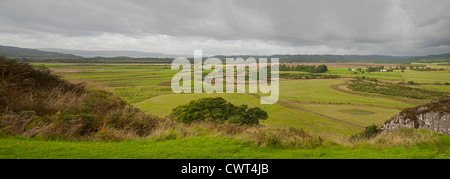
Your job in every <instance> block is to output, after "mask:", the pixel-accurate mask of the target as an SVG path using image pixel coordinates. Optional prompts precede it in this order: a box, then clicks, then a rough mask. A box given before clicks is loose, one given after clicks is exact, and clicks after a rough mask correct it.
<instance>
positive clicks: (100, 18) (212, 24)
mask: <svg viewBox="0 0 450 179" xmlns="http://www.w3.org/2000/svg"><path fill="white" fill-rule="evenodd" d="M448 7H450V1H449V0H436V1H427V0H377V1H371V0H339V1H337V0H328V1H326V0H314V1H307V0H284V1H273V0H229V1H223V0H220V1H219V0H191V1H180V0H159V1H156V0H151V1H139V0H121V1H119V0H89V1H87V0H68V1H59V0H2V3H1V6H0V24H1V26H2V28H0V33H3V34H10V35H15V36H14V37H17V36H20V34H24V35H23V36H24V37H25V36H28V37H29V36H30V35H31V36H33V34H40V33H47V34H53V35H58V36H61V37H62V38H64V37H70V39H71V40H76V38H74V37H80V38H81V37H84V39H85V38H98V37H100V36H101V35H102V34H105V33H112V34H122V35H124V36H126V37H130V39H133V40H135V39H136V40H139V39H143V38H146V37H149V36H158V35H167V36H171V37H173V38H172V39H177V40H178V41H174V42H173V44H189V43H185V42H181V41H183V39H185V41H189V42H192V39H196V38H197V39H199V40H203V41H207V40H208V39H210V40H213V41H215V42H218V43H219V44H220V43H223V44H226V43H228V42H230V41H234V42H233V43H230V44H233V45H235V46H234V48H242V47H245V45H239V44H237V43H235V42H236V41H238V40H241V41H244V42H245V41H252V42H256V41H259V42H260V43H264V42H276V44H279V45H280V47H290V49H302V48H306V47H311V46H326V47H329V48H330V49H347V50H349V51H351V52H355V53H358V52H360V53H373V54H375V53H378V54H393V55H417V54H423V55H425V54H427V53H431V52H432V53H436V52H442V53H446V52H449V51H450V32H449V30H448V29H450V11H448ZM17 34H19V35H17ZM34 36H35V37H37V35H34ZM6 37H7V36H4V39H2V37H1V36H0V41H8V39H6ZM205 39H206V40H205ZM36 40H39V39H36ZM41 40H42V39H41ZM90 42H91V43H94V42H95V41H90ZM99 43H104V42H99ZM195 43H196V42H192V44H195ZM143 44H145V43H143ZM5 45H7V44H5ZM25 45H26V44H25ZM203 45H204V44H203ZM203 45H202V47H205V46H203ZM90 46H93V47H95V44H90ZM98 46H99V48H100V47H102V45H98ZM175 46H177V45H175ZM224 46H226V47H227V48H233V46H232V45H224ZM264 46H265V45H264V44H261V47H264ZM112 48H113V47H112ZM149 48H151V47H149ZM192 48H193V49H194V48H196V47H192ZM205 48H208V47H207V46H206V47H205ZM211 48H213V47H211ZM214 48H220V47H219V45H216V46H215V47H214ZM184 49H186V47H184ZM118 50H119V49H118ZM267 50H270V49H267ZM267 50H266V51H267ZM211 51H220V50H219V49H212V50H211ZM228 51H233V50H229V49H228ZM238 51H240V52H242V51H245V49H244V50H243V49H239V50H238ZM262 51H265V50H262ZM298 51H299V52H303V50H298ZM254 52H255V51H248V52H247V53H254ZM320 52H321V53H322V51H320ZM330 52H334V51H333V50H330Z"/></svg>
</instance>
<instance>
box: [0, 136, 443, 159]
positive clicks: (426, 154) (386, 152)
mask: <svg viewBox="0 0 450 179" xmlns="http://www.w3.org/2000/svg"><path fill="white" fill-rule="evenodd" d="M439 137H440V138H442V140H444V141H445V142H446V143H445V144H444V145H441V146H434V145H430V144H419V145H417V146H414V147H410V148H405V147H393V148H389V149H382V150H380V149H377V148H376V147H375V146H371V145H368V146H365V147H359V148H357V149H351V148H350V147H342V146H335V147H319V148H316V149H289V148H276V147H255V146H252V145H251V144H249V143H245V142H241V141H239V140H237V139H231V138H212V137H198V138H188V139H177V140H169V141H163V142H156V141H154V140H139V141H123V142H92V141H91V142H79V141H78V142H70V141H44V140H39V139H23V138H19V137H3V138H1V140H0V158H33V159H35V158H46V159H48V158H140V159H145V158H147V159H170V158H177V159H184V158H186V159H208V158H215V159H217V158H220V159H227V158H238V159H244V158H250V159H252V158H277V159H282V158H287V159H294V158H300V159H309V158H345V159H348V158H413V159H414V158H426V159H429V158H447V159H448V158H450V153H449V149H448V146H449V145H450V137H448V136H439Z"/></svg>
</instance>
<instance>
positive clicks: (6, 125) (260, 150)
mask: <svg viewBox="0 0 450 179" xmlns="http://www.w3.org/2000/svg"><path fill="white" fill-rule="evenodd" d="M1 62H2V68H1V69H0V70H1V72H3V75H2V81H1V83H0V84H1V85H0V93H1V94H2V95H1V97H2V98H1V99H0V100H3V101H2V103H0V105H2V106H1V108H0V109H1V110H2V111H1V113H0V114H1V116H0V158H450V156H449V146H450V144H449V141H450V140H449V137H448V136H445V135H441V134H436V133H433V132H430V131H424V130H401V131H398V132H394V133H389V134H384V135H381V134H380V135H378V134H377V135H374V136H372V135H371V134H372V133H370V132H364V131H365V130H364V128H365V127H366V126H370V125H372V124H376V125H378V126H379V125H380V124H382V123H383V122H384V121H385V120H387V119H389V117H392V116H393V115H395V114H396V113H397V112H399V111H400V109H402V108H405V107H413V106H416V105H417V104H415V102H414V101H413V102H410V101H409V100H405V101H396V100H393V99H391V96H390V95H383V94H381V95H380V96H381V97H378V96H377V97H373V96H369V95H365V96H360V95H358V94H353V93H346V92H341V91H337V90H334V89H333V88H331V87H330V86H333V85H339V84H343V81H342V79H317V80H306V79H300V80H283V81H281V82H280V91H281V94H280V102H279V103H278V104H274V105H261V104H259V99H258V95H260V94H257V95H251V94H211V95H209V94H177V95H175V94H172V93H171V90H170V83H167V82H168V81H169V82H170V79H171V77H172V76H173V74H175V73H176V72H175V71H171V70H170V69H168V68H167V66H164V65H158V64H155V65H148V64H146V65H143V64H136V65H123V64H121V65H116V64H108V65H105V64H46V66H48V67H50V69H51V70H52V71H54V72H56V73H58V74H61V75H63V78H64V80H63V79H61V78H60V77H59V76H56V75H53V74H52V73H50V70H49V69H46V68H45V67H43V66H40V67H39V65H38V67H35V68H33V67H31V66H29V65H28V64H24V63H16V62H13V61H10V60H7V59H2V61H1ZM8 65H9V66H8ZM13 66H16V67H17V68H15V69H14V68H10V67H13ZM12 69H14V70H12ZM8 70H11V71H14V72H9V71H8ZM330 70H331V71H333V70H334V69H330ZM409 72H410V71H406V72H405V73H409ZM289 73H298V72H292V71H291V72H289ZM327 73H328V72H327ZM374 74H375V73H374ZM395 74H396V73H390V74H389V75H394V76H395ZM366 75H367V73H366ZM370 75H372V73H370ZM383 75H384V74H383ZM66 80H69V81H71V82H72V83H70V82H68V81H66ZM80 82H88V84H87V86H86V85H84V84H78V83H80ZM77 84H78V85H77ZM11 89H13V90H11ZM204 97H221V98H223V99H224V100H226V101H228V102H230V104H231V105H232V106H234V107H237V106H242V105H244V106H245V105H248V108H246V110H245V111H246V112H248V110H249V109H256V108H259V109H260V110H261V111H266V112H267V116H268V117H267V120H262V121H260V122H261V124H262V125H253V126H249V125H242V123H237V124H233V123H228V122H225V123H223V122H214V121H215V120H209V118H210V117H211V116H209V117H208V115H203V116H204V117H205V120H204V121H202V120H200V121H192V122H189V123H184V122H180V121H181V120H180V121H179V120H173V119H172V118H174V116H173V115H172V116H170V113H171V112H173V109H176V108H177V107H179V106H181V107H180V108H179V109H183V105H187V104H189V102H190V101H196V100H199V99H202V98H204ZM426 100H429V99H428V98H427V99H426ZM231 105H230V106H231ZM194 106H196V105H194ZM184 107H186V106H184ZM234 107H231V108H234ZM138 108H139V109H138ZM235 109H237V108H235ZM185 110H187V111H189V110H190V108H184V109H183V110H181V112H183V111H184V112H186V111H185ZM237 111H239V110H237ZM205 114H206V113H205ZM241 114H243V112H242V113H241ZM238 116H239V115H238ZM261 116H262V117H261V118H260V119H263V118H265V117H264V116H265V115H261ZM236 119H238V118H236ZM240 119H243V118H242V117H241V118H240ZM336 119H337V120H336ZM227 120H228V119H227ZM372 129H373V128H372ZM375 129H376V128H375ZM366 131H367V130H366ZM374 131H376V130H374ZM357 133H359V134H360V135H355V134H357ZM368 134H370V137H365V136H368ZM352 135H353V136H357V137H353V138H352V137H351V136H352ZM359 136H363V137H359Z"/></svg>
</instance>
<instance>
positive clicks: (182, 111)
mask: <svg viewBox="0 0 450 179" xmlns="http://www.w3.org/2000/svg"><path fill="white" fill-rule="evenodd" d="M171 116H172V118H173V119H175V120H178V121H182V122H185V123H189V122H193V121H205V120H207V121H216V122H229V123H234V124H239V125H258V124H259V120H266V119H267V118H268V117H269V116H268V114H267V112H266V111H264V110H261V109H260V108H257V107H254V108H249V107H248V106H247V105H241V106H235V105H233V104H231V103H230V102H227V101H226V100H225V99H223V98H221V97H217V98H201V99H199V100H196V101H191V102H189V104H186V105H181V106H178V107H176V108H175V109H173V111H172V114H171Z"/></svg>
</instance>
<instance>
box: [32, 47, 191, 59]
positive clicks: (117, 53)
mask: <svg viewBox="0 0 450 179" xmlns="http://www.w3.org/2000/svg"><path fill="white" fill-rule="evenodd" d="M39 50H41V51H47V52H58V53H67V54H74V55H78V56H82V57H85V58H92V57H107V58H108V57H131V58H148V57H150V58H177V57H189V56H192V55H179V54H164V53H152V52H140V51H90V50H71V49H58V48H42V49H39Z"/></svg>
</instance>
